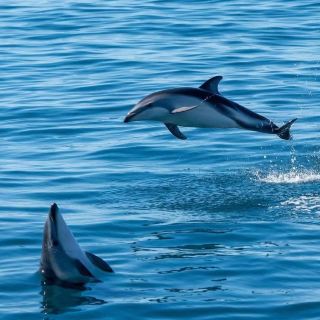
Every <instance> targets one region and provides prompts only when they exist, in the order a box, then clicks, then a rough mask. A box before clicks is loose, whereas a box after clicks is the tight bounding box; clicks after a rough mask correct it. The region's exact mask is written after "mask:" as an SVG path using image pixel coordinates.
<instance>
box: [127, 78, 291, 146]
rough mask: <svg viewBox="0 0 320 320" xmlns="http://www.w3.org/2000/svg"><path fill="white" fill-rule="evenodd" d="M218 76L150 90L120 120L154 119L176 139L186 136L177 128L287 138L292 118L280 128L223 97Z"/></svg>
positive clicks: (289, 137) (288, 137) (289, 136)
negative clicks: (194, 85)
mask: <svg viewBox="0 0 320 320" xmlns="http://www.w3.org/2000/svg"><path fill="white" fill-rule="evenodd" d="M221 79H222V77H221V76H216V77H213V78H211V79H209V80H207V81H206V82H204V83H203V84H202V85H201V86H200V87H199V88H176V89H168V90H163V91H159V92H155V93H152V94H150V95H148V96H146V97H145V98H143V99H142V100H141V101H139V102H138V103H137V104H136V105H135V106H134V108H133V109H132V110H131V111H130V112H129V113H128V114H127V116H126V117H125V119H124V122H131V121H138V120H154V121H160V122H163V123H164V124H165V125H166V127H167V128H168V130H169V131H170V132H171V133H172V134H173V135H174V136H175V137H177V138H178V139H182V140H184V139H187V138H186V136H185V135H184V134H183V133H181V131H180V130H179V128H178V125H179V126H183V127H197V128H242V129H246V130H252V131H259V132H264V133H270V134H276V135H278V136H279V137H280V138H281V139H284V140H289V139H291V135H290V127H291V125H292V124H293V123H294V122H295V121H296V120H297V119H293V120H291V121H289V122H287V123H286V124H284V125H283V126H282V127H278V126H277V125H275V124H274V123H273V122H272V121H271V120H269V119H267V118H265V117H263V116H261V115H260V114H257V113H255V112H253V111H251V110H249V109H247V108H245V107H243V106H241V105H240V104H238V103H236V102H233V101H231V100H229V99H227V98H225V97H223V96H222V95H221V94H220V93H219V91H218V84H219V82H220V81H221Z"/></svg>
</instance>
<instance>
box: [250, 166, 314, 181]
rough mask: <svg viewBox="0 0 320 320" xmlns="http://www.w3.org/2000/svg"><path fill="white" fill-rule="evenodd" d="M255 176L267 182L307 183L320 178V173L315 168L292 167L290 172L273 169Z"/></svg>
mask: <svg viewBox="0 0 320 320" xmlns="http://www.w3.org/2000/svg"><path fill="white" fill-rule="evenodd" d="M254 176H255V177H256V178H257V179H258V181H261V182H267V183H289V184H290V183H306V182H314V181H319V180H320V173H317V172H315V171H313V170H297V169H292V170H291V171H289V172H276V171H272V172H269V173H267V174H263V173H261V172H256V173H255V174H254Z"/></svg>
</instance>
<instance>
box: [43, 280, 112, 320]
mask: <svg viewBox="0 0 320 320" xmlns="http://www.w3.org/2000/svg"><path fill="white" fill-rule="evenodd" d="M41 287H42V289H41V291H40V295H41V296H42V301H41V309H42V311H41V312H42V313H43V314H45V315H52V314H61V313H65V312H75V311H80V310H81V306H87V305H102V304H105V303H107V302H106V301H104V300H102V299H97V298H95V297H92V296H89V295H86V293H87V292H88V291H89V290H90V289H89V288H86V287H85V286H72V285H69V284H64V283H54V282H48V281H43V280H42V281H41ZM44 319H46V318H44Z"/></svg>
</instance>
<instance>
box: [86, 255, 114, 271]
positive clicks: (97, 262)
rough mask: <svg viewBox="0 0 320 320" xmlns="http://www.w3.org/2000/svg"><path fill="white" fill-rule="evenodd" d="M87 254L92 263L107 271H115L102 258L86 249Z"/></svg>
mask: <svg viewBox="0 0 320 320" xmlns="http://www.w3.org/2000/svg"><path fill="white" fill-rule="evenodd" d="M86 256H87V258H88V259H89V260H90V262H91V263H92V264H94V265H95V266H96V267H98V268H99V269H101V270H102V271H106V272H113V270H112V268H111V267H110V266H109V265H108V264H107V263H106V262H105V261H104V260H102V259H101V258H99V257H97V256H96V255H94V254H93V253H91V252H88V251H86Z"/></svg>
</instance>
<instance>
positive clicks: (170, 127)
mask: <svg viewBox="0 0 320 320" xmlns="http://www.w3.org/2000/svg"><path fill="white" fill-rule="evenodd" d="M165 125H166V127H167V128H168V130H169V131H170V132H171V133H172V134H173V135H174V136H175V137H176V138H178V139H181V140H186V139H187V137H186V136H185V135H184V134H183V133H182V132H181V131H180V130H179V128H178V126H177V125H176V124H172V123H165Z"/></svg>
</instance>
